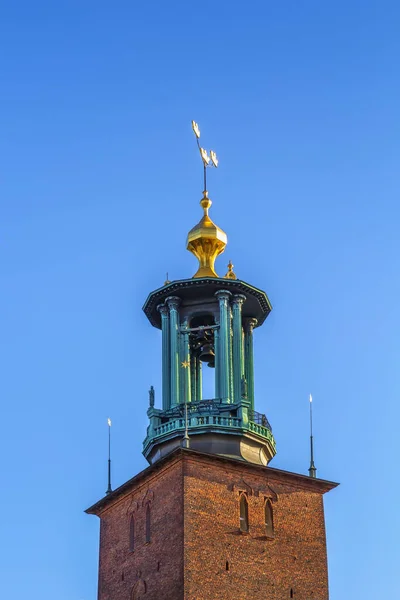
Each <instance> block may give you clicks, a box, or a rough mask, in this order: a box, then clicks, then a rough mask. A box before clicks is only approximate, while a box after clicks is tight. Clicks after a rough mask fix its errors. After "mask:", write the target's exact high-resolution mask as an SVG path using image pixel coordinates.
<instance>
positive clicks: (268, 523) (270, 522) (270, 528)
mask: <svg viewBox="0 0 400 600" xmlns="http://www.w3.org/2000/svg"><path fill="white" fill-rule="evenodd" d="M264 515H265V530H266V533H267V537H269V538H273V537H274V519H273V514H272V504H271V500H269V499H266V501H265V504H264Z"/></svg>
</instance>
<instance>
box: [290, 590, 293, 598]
mask: <svg viewBox="0 0 400 600" xmlns="http://www.w3.org/2000/svg"><path fill="white" fill-rule="evenodd" d="M290 597H291V598H293V589H292V588H290Z"/></svg>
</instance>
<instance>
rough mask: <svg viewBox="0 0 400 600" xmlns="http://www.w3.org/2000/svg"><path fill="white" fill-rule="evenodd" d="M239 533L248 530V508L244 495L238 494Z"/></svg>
mask: <svg viewBox="0 0 400 600" xmlns="http://www.w3.org/2000/svg"><path fill="white" fill-rule="evenodd" d="M239 523H240V531H245V532H246V531H248V530H249V506H248V502H247V498H246V494H240V515H239Z"/></svg>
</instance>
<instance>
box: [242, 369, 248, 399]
mask: <svg viewBox="0 0 400 600" xmlns="http://www.w3.org/2000/svg"><path fill="white" fill-rule="evenodd" d="M242 398H247V379H246V377H245V376H244V375H243V377H242Z"/></svg>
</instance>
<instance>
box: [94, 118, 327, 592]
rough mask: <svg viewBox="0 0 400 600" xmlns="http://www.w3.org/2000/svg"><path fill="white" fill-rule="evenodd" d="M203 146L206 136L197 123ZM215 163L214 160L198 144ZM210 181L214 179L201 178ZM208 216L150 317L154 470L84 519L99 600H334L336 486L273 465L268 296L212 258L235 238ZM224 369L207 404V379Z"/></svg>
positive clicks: (147, 308) (149, 303) (150, 456)
mask: <svg viewBox="0 0 400 600" xmlns="http://www.w3.org/2000/svg"><path fill="white" fill-rule="evenodd" d="M193 130H194V132H195V134H196V138H197V140H198V138H199V137H200V132H199V130H198V126H197V125H196V123H193ZM199 149H200V153H201V157H202V160H203V164H204V179H205V174H206V167H207V166H209V165H211V164H214V166H217V159H216V156H215V154H214V153H211V160H210V157H209V156H208V154H207V152H205V151H204V150H203V149H202V148H200V145H199ZM205 183H206V180H205ZM204 188H205V191H204V192H203V198H202V199H201V201H200V204H201V207H202V209H203V216H202V218H201V220H200V222H199V223H198V224H197V225H196V226H195V227H194V228H193V229H192V230H191V231H190V232H189V234H188V240H187V247H188V250H190V251H191V252H192V253H193V254H194V255H195V256H196V257H197V258H198V260H199V268H198V270H197V272H196V273H195V275H194V276H193V277H192V278H191V279H183V280H178V281H172V282H166V283H165V285H164V286H163V287H161V288H159V289H157V290H155V291H154V292H152V293H151V294H150V295H149V296H148V298H147V300H146V302H145V305H144V307H143V310H144V312H145V314H146V316H147V318H148V319H149V321H150V323H151V324H152V325H153V326H155V327H157V328H159V329H160V330H161V332H162V406H161V408H156V407H155V397H154V390H153V388H151V390H150V394H149V408H148V411H147V414H148V417H149V426H148V428H147V435H146V439H145V440H144V444H143V454H144V456H145V457H146V459H147V460H148V462H149V464H150V466H149V467H147V468H146V469H145V470H144V471H142V472H141V473H139V474H138V475H136V476H135V477H133V479H131V480H129V481H128V482H126V483H125V484H124V485H122V486H120V487H119V488H118V489H116V490H115V491H110V492H109V493H107V494H106V496H105V497H104V498H103V499H102V500H100V501H99V502H97V503H96V504H94V505H93V506H92V507H91V508H89V509H88V510H87V511H86V512H87V513H89V514H95V515H97V516H99V517H100V561H99V586H98V600H137V599H139V598H144V599H147V600H183V599H185V600H214V599H221V600H228V599H231V598H232V599H235V600H247V599H248V600H250V599H251V600H255V599H265V600H286V599H290V598H294V599H295V600H328V571H327V554H326V538H325V524H324V511H323V498H322V496H323V494H324V493H325V492H327V491H329V490H331V489H332V488H334V487H335V486H336V485H337V484H335V483H332V482H329V481H324V480H321V479H318V478H316V476H315V468H314V465H313V464H312V465H311V466H312V469H310V476H305V475H299V474H296V473H290V472H286V471H281V470H278V469H274V468H272V467H270V466H269V462H270V460H271V459H272V458H273V457H274V455H275V440H274V437H273V435H272V429H271V426H270V424H269V422H268V419H267V417H266V416H265V415H264V414H260V413H258V412H257V411H256V410H255V399H254V368H253V332H254V330H255V329H256V328H257V327H260V326H261V325H262V324H263V323H264V322H265V319H266V318H267V316H268V314H269V313H270V311H271V305H270V302H269V300H268V297H267V295H266V294H265V292H263V291H262V290H259V289H257V288H255V287H253V286H252V285H249V284H248V283H245V282H244V281H242V280H239V279H238V278H237V277H236V275H235V274H234V272H233V265H232V264H231V263H230V264H229V265H228V272H227V274H226V275H225V276H224V277H218V275H217V274H216V272H215V267H214V263H215V259H216V257H217V256H218V255H219V254H221V252H223V250H224V248H225V246H226V243H227V238H226V234H225V233H224V232H223V231H222V230H221V229H220V228H219V227H217V226H216V225H215V224H214V223H213V221H212V220H211V219H210V217H209V214H208V213H209V208H210V206H211V200H210V199H209V197H208V193H207V191H206V185H204ZM204 368H208V369H212V370H213V372H214V382H215V391H214V394H213V397H212V398H209V399H204V398H203V392H202V388H203V386H202V372H203V369H204Z"/></svg>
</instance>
